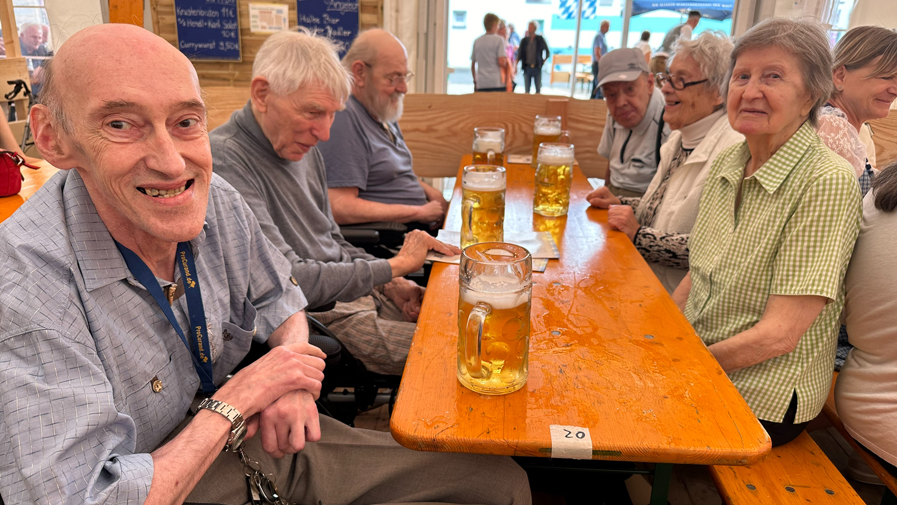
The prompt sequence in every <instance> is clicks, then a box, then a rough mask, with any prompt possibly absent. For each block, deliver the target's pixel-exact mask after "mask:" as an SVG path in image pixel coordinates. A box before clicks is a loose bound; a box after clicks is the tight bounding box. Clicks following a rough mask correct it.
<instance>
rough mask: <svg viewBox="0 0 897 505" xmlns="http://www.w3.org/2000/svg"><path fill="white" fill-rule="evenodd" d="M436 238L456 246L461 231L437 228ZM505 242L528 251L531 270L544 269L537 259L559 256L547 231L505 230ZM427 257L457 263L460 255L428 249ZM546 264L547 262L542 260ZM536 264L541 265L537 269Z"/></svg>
mask: <svg viewBox="0 0 897 505" xmlns="http://www.w3.org/2000/svg"><path fill="white" fill-rule="evenodd" d="M436 239H437V240H440V241H442V242H445V243H446V244H450V245H454V246H457V247H460V246H461V232H459V231H450V230H439V234H438V235H437V236H436ZM504 241H505V242H508V243H511V244H514V245H519V246H520V247H523V248H525V249H526V250H527V251H529V253H530V255H531V256H532V257H533V270H535V271H537V272H541V271H544V270H545V268H544V266H542V264H543V262H541V261H540V262H538V265H537V261H536V260H538V259H555V258H560V257H561V255H560V253H559V252H558V247H557V244H555V243H554V238H552V236H551V233H549V232H547V231H540V232H535V231H523V232H505V240H504ZM427 259H428V260H431V261H439V262H441V263H454V264H458V263H460V262H461V255H460V254H459V255H457V256H445V255H443V254H439V253H437V252H434V251H430V253H429V254H427ZM544 264H545V265H547V262H544ZM537 266H541V267H542V268H541V269H539V268H537Z"/></svg>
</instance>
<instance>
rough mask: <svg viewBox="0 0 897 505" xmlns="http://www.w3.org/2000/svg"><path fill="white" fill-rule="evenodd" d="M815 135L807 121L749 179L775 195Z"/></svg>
mask: <svg viewBox="0 0 897 505" xmlns="http://www.w3.org/2000/svg"><path fill="white" fill-rule="evenodd" d="M815 135H816V134H815V132H814V130H813V126H812V125H811V124H810V122H809V121H805V122H804V124H803V125H801V127H800V128H798V129H797V131H796V132H795V133H794V135H792V136H791V138H789V139H788V141H787V142H785V143H784V144H783V145H782V147H780V148H778V150H776V152H775V154H773V155H772V158H769V160H768V161H767V162H766V163H764V164H763V166H762V167H760V169H759V170H757V171H756V172H754V174H753V175H752V176H751V177H753V178H755V179H757V182H759V183H760V185H761V186H763V189H765V190H766V192H767V193H775V192H776V190H777V189H779V186H781V185H782V182H784V181H785V179H786V178H787V177H788V175H790V174H791V172H792V171H793V170H794V169H795V167H797V165H798V163H796V162H795V161H796V160H800V159H801V158H803V156H804V153H805V152H806V151H807V149H809V148H810V144H811V143H812V141H813V137H814V136H815Z"/></svg>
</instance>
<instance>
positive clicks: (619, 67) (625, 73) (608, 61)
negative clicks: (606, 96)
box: [598, 47, 651, 86]
mask: <svg viewBox="0 0 897 505" xmlns="http://www.w3.org/2000/svg"><path fill="white" fill-rule="evenodd" d="M642 72H645V73H650V72H651V71H650V70H649V69H648V64H647V63H646V62H645V53H643V52H642V51H641V49H637V48H635V47H624V48H622V49H614V50H613V51H610V52H609V53H607V54H605V55H604V56H602V57H601V59H600V60H599V61H598V85H599V86H603V85H604V84H606V83H608V82H617V81H625V82H629V81H634V80H636V79H638V78H639V76H641V75H642Z"/></svg>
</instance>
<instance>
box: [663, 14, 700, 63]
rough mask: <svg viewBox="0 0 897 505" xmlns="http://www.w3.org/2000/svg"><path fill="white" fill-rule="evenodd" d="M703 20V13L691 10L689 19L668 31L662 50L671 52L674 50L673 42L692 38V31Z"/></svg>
mask: <svg viewBox="0 0 897 505" xmlns="http://www.w3.org/2000/svg"><path fill="white" fill-rule="evenodd" d="M700 20H701V13H700V12H698V11H689V12H688V19H687V20H685V22H684V23H682V24H678V25H676V26H674V27H672V28H670V30H669V31H668V32H667V34H666V35H664V37H663V42H662V43H661V44H660V52H663V53H666V54H671V53H672V52H673V44H675V43H676V41H678V40H691V34H692V31H693V30H694V29H695V28H697V27H698V22H699V21H700Z"/></svg>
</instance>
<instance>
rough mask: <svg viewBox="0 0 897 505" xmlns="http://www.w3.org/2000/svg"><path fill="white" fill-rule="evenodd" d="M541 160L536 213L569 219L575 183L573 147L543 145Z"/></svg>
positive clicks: (536, 195) (568, 145)
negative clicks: (572, 187) (571, 191)
mask: <svg viewBox="0 0 897 505" xmlns="http://www.w3.org/2000/svg"><path fill="white" fill-rule="evenodd" d="M538 161H539V164H538V166H537V167H536V184H535V192H534V195H533V212H535V213H536V214H541V215H543V216H566V215H567V209H568V208H569V207H570V187H571V186H572V184H573V146H572V145H570V144H542V146H541V148H540V150H539V158H538Z"/></svg>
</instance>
